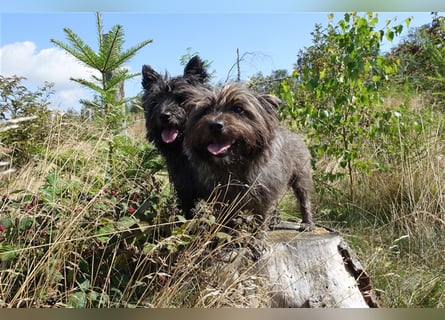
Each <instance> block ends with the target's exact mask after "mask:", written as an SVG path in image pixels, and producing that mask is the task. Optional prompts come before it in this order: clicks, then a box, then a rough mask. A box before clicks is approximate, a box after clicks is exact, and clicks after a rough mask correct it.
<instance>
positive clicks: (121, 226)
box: [116, 216, 139, 231]
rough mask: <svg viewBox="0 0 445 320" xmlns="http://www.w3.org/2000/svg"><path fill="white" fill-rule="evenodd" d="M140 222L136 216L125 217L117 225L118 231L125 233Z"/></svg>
mask: <svg viewBox="0 0 445 320" xmlns="http://www.w3.org/2000/svg"><path fill="white" fill-rule="evenodd" d="M138 222H139V220H138V219H136V218H135V217H134V216H124V217H122V218H120V219H119V221H118V222H117V223H116V228H117V230H120V231H124V230H128V229H130V228H131V227H132V226H134V225H135V224H137V223H138Z"/></svg>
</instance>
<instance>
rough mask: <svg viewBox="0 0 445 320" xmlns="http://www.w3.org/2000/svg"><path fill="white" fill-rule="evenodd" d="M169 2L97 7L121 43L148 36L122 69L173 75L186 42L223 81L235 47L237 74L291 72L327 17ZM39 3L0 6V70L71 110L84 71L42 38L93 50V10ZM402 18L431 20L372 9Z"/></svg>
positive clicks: (132, 89)
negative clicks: (41, 88) (46, 91)
mask: <svg viewBox="0 0 445 320" xmlns="http://www.w3.org/2000/svg"><path fill="white" fill-rule="evenodd" d="M16 1H18V2H20V1H19V0H16ZM21 1H23V0H21ZM90 1H91V0H90ZM133 1H134V0H133ZM25 2H26V1H25ZM44 2H45V1H44ZM80 2H82V1H80ZM130 2H132V1H130ZM130 2H129V3H130ZM172 2H174V1H165V2H164V3H165V6H164V7H156V8H155V9H153V8H151V10H150V8H148V9H146V11H143V12H140V11H138V10H127V11H126V12H121V11H119V10H118V8H117V9H116V8H115V9H116V10H115V9H109V10H105V11H108V12H104V13H103V14H102V19H103V24H104V31H105V32H106V31H107V30H109V29H110V28H111V27H112V26H113V25H115V24H121V25H122V26H123V27H124V30H125V35H126V37H125V39H126V43H125V45H124V47H125V48H127V47H129V46H132V45H134V44H136V43H138V42H140V41H142V40H145V39H153V43H151V44H149V45H148V46H146V47H145V48H144V49H142V50H141V51H140V52H139V54H138V55H137V56H136V57H134V58H133V59H132V60H131V61H130V63H129V65H128V67H129V68H130V69H131V70H132V71H133V72H139V71H140V69H141V66H142V65H143V64H150V65H151V66H152V67H153V68H155V69H156V70H158V71H159V72H165V71H168V72H169V73H170V74H171V75H177V74H180V73H181V72H182V68H183V66H181V65H180V61H179V59H180V57H181V56H182V55H183V54H185V53H186V52H187V48H191V51H192V52H199V54H200V56H201V57H202V58H203V59H208V60H210V61H212V65H211V71H213V70H214V71H215V72H216V74H215V78H214V82H218V81H225V80H226V78H227V77H228V76H229V77H230V75H228V72H229V70H230V68H231V67H232V66H233V64H234V63H235V61H236V49H237V48H239V50H240V53H241V54H243V53H245V52H250V53H252V54H251V55H248V56H246V59H245V61H243V62H242V64H241V76H242V78H243V79H248V77H249V76H251V75H253V74H255V73H257V72H262V73H263V74H269V73H270V72H271V71H272V70H276V69H287V70H291V69H292V65H293V63H295V61H296V56H297V53H298V51H299V50H300V49H304V47H306V46H309V45H311V40H312V37H311V34H310V33H311V32H312V31H313V30H314V25H315V24H316V23H320V24H322V25H326V24H327V23H328V18H327V14H328V13H329V12H316V11H315V12H314V11H297V10H294V9H291V10H287V11H285V10H284V9H285V5H286V4H289V3H290V2H289V1H278V3H279V4H281V6H280V7H278V8H279V10H273V9H270V8H268V7H264V6H261V4H266V2H265V1H257V2H255V3H256V4H257V5H256V6H255V7H251V8H250V10H247V9H241V10H232V11H230V10H226V9H224V8H223V7H221V8H219V9H218V6H216V7H212V8H213V9H212V8H209V9H208V10H207V11H206V10H198V9H197V8H198V6H197V4H199V3H200V2H202V1H191V3H195V6H191V7H189V10H185V11H179V10H177V9H174V8H175V7H174V6H172V5H171V4H172ZM210 2H211V1H210ZM229 2H231V1H229ZM247 2H249V1H247ZM316 2H317V1H316ZM90 3H91V2H90ZM216 3H218V2H216ZM238 3H240V2H238ZM42 8H43V9H41V10H46V11H43V12H42V11H39V12H33V11H32V10H22V11H21V12H20V11H19V12H11V11H18V10H14V9H10V10H2V13H1V15H0V25H1V40H0V55H1V57H0V59H1V61H0V72H1V73H2V74H4V75H10V74H11V73H15V74H18V75H21V76H25V77H27V78H28V82H27V84H29V86H30V87H33V86H38V85H41V84H42V83H43V81H45V80H47V81H52V82H55V83H56V87H55V89H56V95H55V96H54V97H53V101H54V103H53V107H54V108H61V109H66V108H69V107H74V108H78V103H77V101H78V99H79V98H81V97H88V96H89V95H91V92H89V91H85V90H84V89H82V88H80V87H79V86H78V85H77V84H75V83H73V82H70V81H69V77H70V76H75V77H88V76H89V73H88V71H86V70H85V69H84V68H83V66H81V65H80V64H79V63H76V62H73V61H72V59H71V60H70V59H69V58H67V55H66V54H65V53H64V52H63V51H62V50H60V49H58V48H57V47H55V46H54V45H53V44H52V43H51V42H50V39H51V38H55V39H58V40H61V41H65V34H64V32H63V28H65V27H68V28H70V29H72V30H73V31H74V32H76V33H77V34H78V35H79V36H80V37H81V38H82V39H84V40H85V41H86V42H87V43H88V44H90V45H91V46H92V47H93V48H97V40H96V38H97V36H96V25H95V22H96V17H95V14H94V11H89V10H76V11H78V12H71V11H61V10H60V9H57V8H56V9H55V10H51V8H46V7H44V6H43V7H42ZM45 8H46V9H45ZM176 8H178V7H176ZM193 8H194V9H193ZM2 9H4V8H2ZM87 9H93V10H96V9H98V8H90V7H88V8H87ZM267 10H269V11H267ZM8 11H9V12H8ZM335 16H336V18H342V16H343V14H342V13H340V12H338V13H335ZM409 16H412V17H413V18H414V19H413V21H412V23H411V26H419V25H422V24H425V23H428V22H430V21H431V16H430V14H429V12H418V13H410V12H399V13H397V12H384V13H379V17H380V19H379V20H380V22H381V23H382V26H383V25H384V23H385V21H386V20H387V19H393V18H395V17H397V23H403V21H404V19H405V18H407V17H409ZM390 47H391V44H387V45H385V48H387V49H389V48H390ZM233 77H235V74H234V73H233V74H232V78H233ZM140 90H141V86H140V79H135V80H133V81H131V82H128V83H126V93H127V95H135V94H137V93H138V92H140Z"/></svg>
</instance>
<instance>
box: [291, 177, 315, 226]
mask: <svg viewBox="0 0 445 320" xmlns="http://www.w3.org/2000/svg"><path fill="white" fill-rule="evenodd" d="M291 185H292V189H293V190H294V193H295V196H296V197H297V199H298V201H299V202H300V211H301V218H302V223H301V227H300V230H303V231H311V230H313V229H314V228H315V225H314V222H313V218H312V205H311V192H312V177H311V175H310V174H309V175H307V176H304V177H299V178H296V179H293V181H292V184H291Z"/></svg>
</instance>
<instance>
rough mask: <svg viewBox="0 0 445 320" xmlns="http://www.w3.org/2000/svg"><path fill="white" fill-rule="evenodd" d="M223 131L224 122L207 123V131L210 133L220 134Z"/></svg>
mask: <svg viewBox="0 0 445 320" xmlns="http://www.w3.org/2000/svg"><path fill="white" fill-rule="evenodd" d="M223 129H224V122H222V121H218V120H213V121H211V122H210V123H209V130H210V132H212V133H220V132H221V131H222V130H223Z"/></svg>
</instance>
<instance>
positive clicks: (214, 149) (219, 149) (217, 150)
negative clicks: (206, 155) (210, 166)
mask: <svg viewBox="0 0 445 320" xmlns="http://www.w3.org/2000/svg"><path fill="white" fill-rule="evenodd" d="M231 145H232V144H231V143H230V142H221V143H212V144H209V145H208V146H207V150H208V151H209V152H210V153H211V154H213V155H215V156H217V155H219V154H222V153H224V152H226V151H227V150H228V149H229V148H230V146H231Z"/></svg>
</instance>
